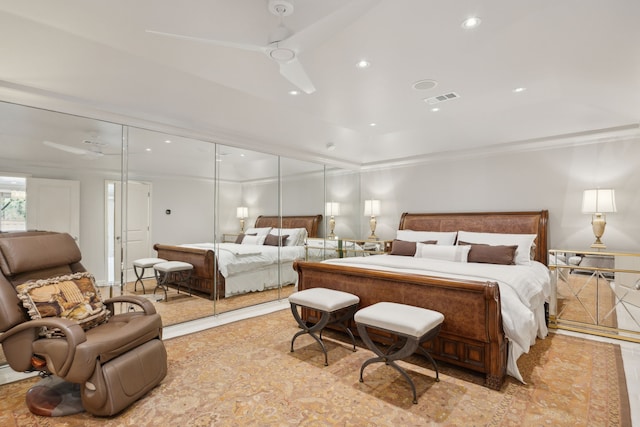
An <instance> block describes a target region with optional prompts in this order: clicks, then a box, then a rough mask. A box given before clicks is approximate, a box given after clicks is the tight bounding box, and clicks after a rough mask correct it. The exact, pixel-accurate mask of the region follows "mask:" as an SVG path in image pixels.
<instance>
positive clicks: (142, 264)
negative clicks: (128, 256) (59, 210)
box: [133, 258, 167, 268]
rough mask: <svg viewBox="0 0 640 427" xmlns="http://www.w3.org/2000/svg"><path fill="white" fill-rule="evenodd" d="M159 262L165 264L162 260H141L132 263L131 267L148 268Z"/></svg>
mask: <svg viewBox="0 0 640 427" xmlns="http://www.w3.org/2000/svg"><path fill="white" fill-rule="evenodd" d="M161 262H167V260H166V259H162V258H141V259H137V260H135V261H133V265H134V266H135V267H140V268H150V267H153V266H154V265H156V264H160V263H161Z"/></svg>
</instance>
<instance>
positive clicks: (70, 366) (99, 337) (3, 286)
mask: <svg viewBox="0 0 640 427" xmlns="http://www.w3.org/2000/svg"><path fill="white" fill-rule="evenodd" d="M80 260H81V254H80V250H79V249H78V246H77V245H76V243H75V241H74V240H73V238H72V237H71V236H69V235H68V234H64V233H53V232H17V233H0V270H1V271H2V275H0V332H3V333H2V334H1V335H0V344H2V350H3V352H4V354H5V357H6V359H7V362H8V364H9V366H10V367H11V368H12V369H14V370H16V371H21V372H22V371H34V370H40V371H44V372H47V373H51V374H53V375H55V376H58V377H60V378H62V379H63V380H65V381H68V382H70V383H75V384H79V387H80V394H81V398H82V406H83V407H84V409H85V410H86V411H87V412H89V413H91V414H94V415H99V416H110V415H114V414H116V413H118V412H120V411H122V410H123V409H125V408H126V407H127V406H129V405H130V404H132V403H133V402H135V401H136V400H138V399H139V398H140V397H142V396H143V395H144V394H145V393H147V392H148V391H149V390H151V389H152V388H154V387H155V386H156V385H157V384H159V383H160V381H162V379H163V378H164V377H165V375H166V373H167V353H166V350H165V347H164V344H163V343H162V320H161V318H160V315H159V314H157V313H156V310H155V308H154V306H153V304H152V303H151V302H150V301H148V300H146V299H144V298H140V297H136V296H118V297H115V298H111V299H108V300H106V301H104V303H105V304H106V306H107V308H108V309H109V310H110V311H111V313H115V311H114V308H115V307H114V304H115V303H119V302H124V303H126V304H127V306H128V305H129V304H131V305H133V306H134V307H136V309H135V310H134V311H127V312H125V313H122V314H117V315H113V316H111V317H110V318H109V319H108V321H107V322H105V323H102V324H101V325H99V326H96V327H94V328H91V329H88V330H86V331H85V330H83V328H82V327H80V326H79V325H78V323H77V322H75V321H73V320H69V319H64V318H58V317H44V318H41V319H36V320H31V319H30V317H29V315H28V312H27V310H26V309H25V308H24V307H23V304H22V302H21V300H20V299H19V298H18V296H17V293H16V289H15V287H16V286H18V285H20V284H22V283H25V282H27V281H29V280H38V279H47V278H51V277H57V276H63V275H69V274H73V273H76V272H82V271H85V269H84V267H83V266H82V264H81V263H80ZM42 326H46V327H48V328H59V329H60V330H61V331H62V334H63V335H64V336H63V337H61V338H59V337H56V338H45V337H41V336H40V335H39V331H40V329H41V327H42ZM34 356H35V359H33V358H34ZM38 360H44V361H45V362H46V366H40V365H39V364H38V363H35V362H36V361H38ZM34 365H38V366H34Z"/></svg>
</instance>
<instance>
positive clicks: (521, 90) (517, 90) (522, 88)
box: [513, 87, 527, 93]
mask: <svg viewBox="0 0 640 427" xmlns="http://www.w3.org/2000/svg"><path fill="white" fill-rule="evenodd" d="M525 90H527V88H526V87H517V88H515V89H514V90H513V92H514V93H520V92H524V91H525Z"/></svg>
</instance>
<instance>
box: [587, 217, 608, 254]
mask: <svg viewBox="0 0 640 427" xmlns="http://www.w3.org/2000/svg"><path fill="white" fill-rule="evenodd" d="M606 225H607V219H606V217H605V215H604V214H601V213H595V214H593V216H592V217H591V227H592V228H593V234H594V236H596V241H595V242H593V244H592V245H591V247H592V248H594V249H605V248H606V247H607V246H606V245H605V244H604V243H602V240H600V238H601V237H602V235H603V234H604V229H605V227H606Z"/></svg>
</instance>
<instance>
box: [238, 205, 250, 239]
mask: <svg viewBox="0 0 640 427" xmlns="http://www.w3.org/2000/svg"><path fill="white" fill-rule="evenodd" d="M248 216H249V208H247V207H246V206H240V207H238V208H236V218H240V233H244V219H245V218H246V217H248Z"/></svg>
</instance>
